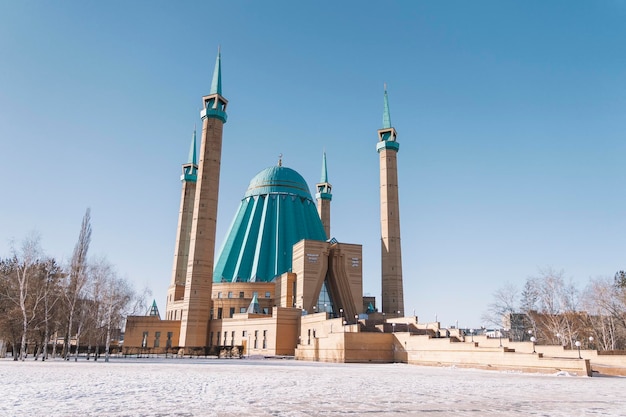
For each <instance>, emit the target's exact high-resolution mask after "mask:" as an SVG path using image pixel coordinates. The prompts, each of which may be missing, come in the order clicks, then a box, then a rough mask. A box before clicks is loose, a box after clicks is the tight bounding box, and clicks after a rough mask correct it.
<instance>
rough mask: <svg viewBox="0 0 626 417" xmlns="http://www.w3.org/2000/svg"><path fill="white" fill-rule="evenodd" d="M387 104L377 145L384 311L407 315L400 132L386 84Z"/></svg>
mask: <svg viewBox="0 0 626 417" xmlns="http://www.w3.org/2000/svg"><path fill="white" fill-rule="evenodd" d="M384 101H385V107H384V111H383V127H382V129H380V130H379V131H378V144H377V145H376V150H377V151H378V155H379V157H380V230H381V250H382V251H381V252H382V254H381V279H382V298H383V300H382V301H383V302H382V311H383V313H386V314H393V315H397V314H400V315H401V314H403V313H404V292H403V289H402V254H401V247H400V204H399V199H398V161H397V155H398V149H399V148H400V144H399V143H398V142H396V135H397V134H396V129H394V128H393V127H391V117H390V114H389V100H388V98H387V85H386V84H385V97H384ZM398 312H400V313H398Z"/></svg>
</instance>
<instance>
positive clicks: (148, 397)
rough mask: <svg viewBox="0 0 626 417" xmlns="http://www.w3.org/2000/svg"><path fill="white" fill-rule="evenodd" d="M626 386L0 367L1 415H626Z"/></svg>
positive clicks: (336, 367)
mask: <svg viewBox="0 0 626 417" xmlns="http://www.w3.org/2000/svg"><path fill="white" fill-rule="evenodd" d="M625 384H626V380H625V379H624V378H618V377H593V378H588V377H575V376H571V375H568V374H567V373H562V372H559V373H555V374H553V375H538V374H521V373H516V372H496V371H482V370H473V369H463V368H455V367H445V368H444V367H441V368H437V367H420V366H412V365H405V364H384V365H375V364H326V363H312V362H300V361H294V360H253V359H230V360H218V359H154V358H153V359H123V358H113V359H111V362H109V363H105V362H104V361H103V360H100V361H98V362H93V361H86V360H85V359H84V358H81V359H79V361H78V362H74V361H73V360H72V361H69V362H64V361H62V360H49V361H46V362H41V361H37V362H35V361H33V360H31V359H28V360H27V361H25V362H14V361H12V360H10V359H2V360H0V415H2V416H72V415H83V416H173V415H175V416H219V417H230V416H259V417H260V416H279V417H299V416H333V417H334V416H361V415H367V416H375V417H378V416H381V417H382V416H397V415H406V416H412V415H419V416H449V415H452V414H454V415H455V416H529V415H530V416H532V415H536V416H568V417H569V416H626V397H624V396H623V395H622V393H623V391H624V387H625V386H626V385H625Z"/></svg>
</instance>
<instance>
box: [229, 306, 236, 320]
mask: <svg viewBox="0 0 626 417" xmlns="http://www.w3.org/2000/svg"><path fill="white" fill-rule="evenodd" d="M234 315H235V307H231V308H230V317H231V318H232V317H233V316H234Z"/></svg>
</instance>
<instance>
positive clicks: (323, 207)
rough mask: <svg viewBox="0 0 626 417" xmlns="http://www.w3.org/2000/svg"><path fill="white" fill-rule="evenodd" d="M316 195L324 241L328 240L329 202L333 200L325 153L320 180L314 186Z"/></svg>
mask: <svg viewBox="0 0 626 417" xmlns="http://www.w3.org/2000/svg"><path fill="white" fill-rule="evenodd" d="M316 187H317V194H315V198H316V199H317V213H318V214H319V215H320V219H321V220H322V225H323V226H324V231H325V232H326V239H330V201H331V200H332V199H333V195H332V194H331V191H332V188H333V186H332V185H330V183H329V182H328V169H327V168H326V152H324V157H323V159H322V179H320V183H319V184H317V185H316Z"/></svg>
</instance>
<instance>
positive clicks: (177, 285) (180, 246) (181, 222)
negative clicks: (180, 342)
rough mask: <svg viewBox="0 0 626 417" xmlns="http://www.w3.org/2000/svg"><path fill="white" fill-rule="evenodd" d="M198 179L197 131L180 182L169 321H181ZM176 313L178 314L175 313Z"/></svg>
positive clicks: (166, 309) (169, 290)
mask: <svg viewBox="0 0 626 417" xmlns="http://www.w3.org/2000/svg"><path fill="white" fill-rule="evenodd" d="M197 179H198V160H197V157H196V130H195V129H194V131H193V137H192V138H191V147H190V148H189V159H188V161H187V163H186V164H183V173H182V175H181V176H180V180H181V182H182V183H183V187H182V193H181V196H180V212H179V213H178V231H177V233H176V248H175V249H174V268H173V271H172V282H171V284H170V288H169V289H168V291H167V303H166V308H165V318H166V319H167V320H174V319H180V317H179V316H178V309H179V307H180V306H178V305H175V304H174V302H175V301H178V300H182V299H183V296H184V291H185V290H184V289H185V279H186V278H187V263H188V260H189V239H190V237H191V222H192V220H193V205H194V199H195V196H196V180H197ZM174 312H176V313H174Z"/></svg>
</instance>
